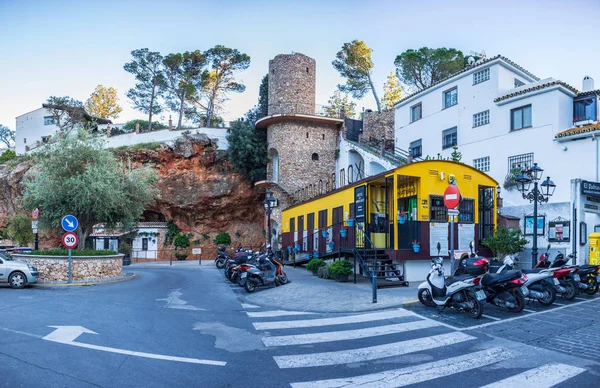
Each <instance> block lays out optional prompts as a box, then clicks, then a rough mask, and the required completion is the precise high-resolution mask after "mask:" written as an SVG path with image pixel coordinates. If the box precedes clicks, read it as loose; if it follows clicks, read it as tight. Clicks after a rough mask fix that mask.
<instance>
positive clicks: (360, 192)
mask: <svg viewBox="0 0 600 388" xmlns="http://www.w3.org/2000/svg"><path fill="white" fill-rule="evenodd" d="M366 189H367V186H358V187H355V188H354V217H355V218H356V220H358V221H361V220H362V221H364V219H365V210H366V209H365V204H366V201H365V199H366Z"/></svg>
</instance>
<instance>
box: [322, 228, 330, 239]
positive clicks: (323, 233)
mask: <svg viewBox="0 0 600 388" xmlns="http://www.w3.org/2000/svg"><path fill="white" fill-rule="evenodd" d="M321 236H323V238H327V236H329V232H328V231H327V229H323V230H322V231H321Z"/></svg>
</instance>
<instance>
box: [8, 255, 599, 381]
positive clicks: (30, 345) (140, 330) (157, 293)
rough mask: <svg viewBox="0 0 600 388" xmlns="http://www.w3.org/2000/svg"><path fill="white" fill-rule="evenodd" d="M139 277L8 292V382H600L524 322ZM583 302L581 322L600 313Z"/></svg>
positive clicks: (167, 275) (201, 279) (164, 270)
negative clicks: (274, 298)
mask: <svg viewBox="0 0 600 388" xmlns="http://www.w3.org/2000/svg"><path fill="white" fill-rule="evenodd" d="M128 270H131V271H133V272H135V273H136V274H137V275H138V276H137V277H136V278H135V279H133V280H129V281H124V282H120V283H113V284H106V285H95V286H88V287H34V288H27V289H25V290H12V289H9V288H6V287H0V315H1V317H2V318H1V319H0V386H2V387H4V386H7V387H8V386H10V387H33V386H35V387H238V386H244V387H290V385H291V386H293V387H298V388H300V387H311V388H316V387H334V386H355V385H359V384H362V385H363V386H368V387H391V386H405V385H411V384H416V385H415V386H423V387H425V386H428V387H443V386H462V387H479V386H484V385H487V384H492V383H500V384H503V385H504V386H506V387H509V386H515V385H517V382H518V385H521V386H523V381H527V382H531V383H532V384H534V385H535V386H536V388H539V387H544V386H551V385H552V384H555V383H556V384H558V385H557V386H564V387H570V386H578V387H597V386H598V385H599V384H600V366H599V365H600V364H598V362H597V361H595V360H594V359H592V358H591V357H585V355H584V357H581V356H580V355H578V354H576V353H569V352H567V351H564V350H563V351H555V350H554V349H553V347H552V346H547V345H545V346H538V345H539V344H537V345H536V342H535V340H531V341H522V340H520V339H519V338H511V337H510V335H509V331H510V328H511V327H513V326H512V325H516V322H517V321H506V322H505V323H503V324H501V325H500V324H498V325H495V326H497V327H498V328H501V329H502V330H496V331H494V330H490V327H491V326H489V327H485V328H481V329H478V328H473V327H472V328H468V327H467V326H465V325H463V326H459V325H452V324H448V323H447V321H444V320H443V319H440V318H438V316H436V315H434V316H433V317H431V316H428V315H426V314H421V313H425V311H416V310H413V309H387V310H382V311H376V312H367V313H361V314H352V315H350V314H322V313H315V314H310V313H306V312H299V311H296V312H294V311H282V310H280V309H277V310H275V309H273V308H270V307H269V306H252V305H248V304H246V303H243V302H244V299H243V296H244V294H243V292H244V291H242V290H241V289H239V287H237V286H236V285H233V284H230V283H229V282H227V281H226V280H225V278H224V277H223V275H222V274H221V272H220V271H217V270H216V269H215V268H214V267H213V266H207V265H203V266H202V267H200V266H191V265H186V266H176V267H167V266H147V267H141V266H135V267H130V268H129V269H128ZM291 280H292V281H293V279H291ZM284 287H285V286H284ZM273 291H275V292H276V291H277V290H272V291H271V292H273ZM258 292H261V291H258ZM263 292H264V291H263ZM298 297H301V295H299V296H298ZM323 297H328V298H331V297H335V295H324V296H323ZM574 308H577V311H576V312H574V313H573V314H572V315H571V320H574V319H577V316H578V315H581V314H584V315H585V314H586V310H587V309H590V310H592V309H594V311H596V310H597V309H598V305H597V303H596V302H591V303H588V304H587V305H584V306H583V307H581V306H579V307H575V306H574ZM563 310H566V309H562V310H560V311H563ZM554 313H558V311H557V312H554ZM563 313H564V314H568V313H567V312H565V311H563ZM427 314H429V312H427ZM536 317H539V319H540V320H542V321H543V319H542V318H541V314H540V315H538V316H536ZM594 317H595V315H594ZM491 321H493V322H496V321H495V320H491ZM593 321H594V320H593V319H592V320H591V322H593ZM480 323H481V322H480ZM549 325H550V323H549ZM554 325H557V324H556V323H554ZM492 326H493V325H492ZM596 326H597V325H596ZM585 327H588V326H585ZM585 327H584V328H585ZM485 329H487V330H485ZM581 329H582V328H581V327H579V328H578V330H581ZM515 330H516V329H515ZM520 330H522V329H520ZM544 330H549V329H548V328H547V327H544ZM555 330H557V331H558V328H555ZM90 332H93V333H96V334H92V333H90ZM502 333H504V334H502ZM498 334H499V335H498ZM556 335H557V336H558V335H561V336H562V337H563V338H565V337H566V338H568V333H565V332H562V333H558V332H557V333H556ZM596 338H597V335H596ZM538 339H539V338H538ZM578 341H581V339H580V338H579V337H578ZM586 352H589V349H587V350H586ZM596 359H597V358H596ZM514 376H516V377H514ZM511 378H513V379H515V380H507V379H511ZM525 386H527V385H525Z"/></svg>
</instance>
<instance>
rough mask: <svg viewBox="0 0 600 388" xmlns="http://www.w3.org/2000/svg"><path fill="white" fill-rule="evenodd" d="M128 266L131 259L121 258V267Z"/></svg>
mask: <svg viewBox="0 0 600 388" xmlns="http://www.w3.org/2000/svg"><path fill="white" fill-rule="evenodd" d="M130 264H131V257H125V256H123V266H126V265H130Z"/></svg>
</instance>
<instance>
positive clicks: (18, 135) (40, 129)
mask: <svg viewBox="0 0 600 388" xmlns="http://www.w3.org/2000/svg"><path fill="white" fill-rule="evenodd" d="M15 128H16V129H15V152H16V153H17V155H23V154H24V153H25V152H27V151H29V150H31V149H33V148H35V147H37V145H39V144H40V143H44V142H47V141H48V140H49V139H50V138H51V137H52V136H54V135H55V134H56V133H57V132H58V129H59V128H58V126H57V125H56V123H55V122H54V118H53V117H52V114H51V113H50V111H49V110H48V109H45V108H39V109H36V110H34V111H31V112H28V113H25V114H22V115H21V116H18V117H17V124H16V127H15Z"/></svg>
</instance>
